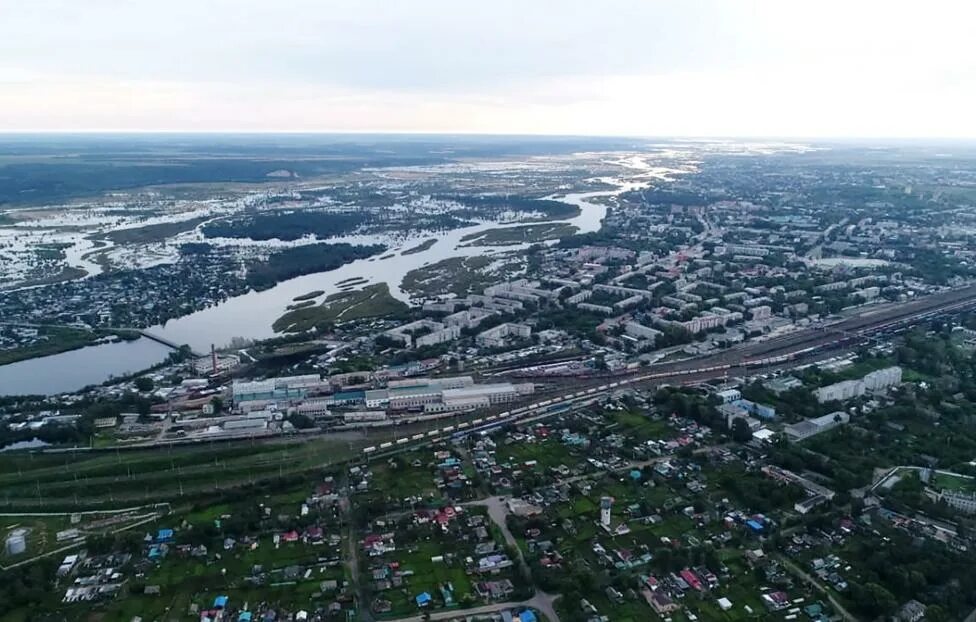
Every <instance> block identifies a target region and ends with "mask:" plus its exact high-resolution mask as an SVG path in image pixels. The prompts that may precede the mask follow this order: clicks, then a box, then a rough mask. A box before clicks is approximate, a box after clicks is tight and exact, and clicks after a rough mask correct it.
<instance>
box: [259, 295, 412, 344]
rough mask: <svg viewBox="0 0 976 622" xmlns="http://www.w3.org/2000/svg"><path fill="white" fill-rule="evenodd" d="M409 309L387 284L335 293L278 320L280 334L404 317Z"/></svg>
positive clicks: (275, 325)
mask: <svg viewBox="0 0 976 622" xmlns="http://www.w3.org/2000/svg"><path fill="white" fill-rule="evenodd" d="M406 310H407V306H406V305H405V304H403V303H402V302H400V301H399V300H397V299H396V298H394V297H393V296H392V295H391V294H390V289H389V287H388V286H387V285H386V283H377V284H375V285H368V286H366V287H364V288H363V289H360V290H355V291H350V292H340V293H336V294H332V295H331V296H329V297H328V298H326V299H325V301H324V302H323V303H322V304H321V305H317V306H310V307H303V308H301V309H293V310H291V311H289V312H287V313H285V314H284V315H283V316H281V317H280V318H278V319H277V320H275V323H274V324H273V326H272V327H273V328H274V330H275V331H277V332H283V331H284V332H302V331H306V330H310V329H312V328H314V327H317V326H322V325H325V324H334V323H337V322H349V321H352V320H360V319H364V318H374V317H391V316H398V315H402V314H403V313H404V312H405V311H406Z"/></svg>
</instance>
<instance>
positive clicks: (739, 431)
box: [732, 417, 752, 443]
mask: <svg viewBox="0 0 976 622" xmlns="http://www.w3.org/2000/svg"><path fill="white" fill-rule="evenodd" d="M732 440H734V441H735V442H737V443H748V442H749V441H751V440H752V430H751V429H749V422H747V421H746V420H745V418H744V417H736V418H735V419H733V420H732Z"/></svg>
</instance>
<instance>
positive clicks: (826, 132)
mask: <svg viewBox="0 0 976 622" xmlns="http://www.w3.org/2000/svg"><path fill="white" fill-rule="evenodd" d="M974 23H976V3H974V2H970V1H958V2H949V1H943V0H926V1H925V2H919V1H917V0H916V1H911V2H909V1H904V2H902V1H899V0H887V1H884V2H881V1H875V0H844V1H837V0H815V1H813V0H810V1H806V0H795V1H794V0H671V1H664V0H661V1H658V0H599V1H598V0H488V1H484V0H348V1H347V0H274V1H271V0H267V1H258V0H167V1H166V2H159V1H158V0H128V1H126V0H84V1H81V2H79V1H78V0H30V1H27V2H25V1H23V0H0V131H201V132H203V131H254V132H273V131H304V132H318V131H321V132H446V133H504V134H576V135H625V136H695V137H700V136H716V137H717V136H722V137H725V136H770V137H811V138H814V137H819V138H829V137H889V138H901V137H905V138H913V137H916V138H917V137H933V138H935V137H938V138H976V114H974V112H973V111H976V36H973V34H972V24H974Z"/></svg>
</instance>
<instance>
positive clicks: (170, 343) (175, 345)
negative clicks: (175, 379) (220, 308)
mask: <svg viewBox="0 0 976 622" xmlns="http://www.w3.org/2000/svg"><path fill="white" fill-rule="evenodd" d="M0 326H22V327H24V328H74V329H78V328H79V327H78V326H71V325H68V324H43V323H37V322H11V321H0ZM95 329H96V330H108V331H119V332H122V331H124V332H130V333H138V334H139V335H141V336H142V337H145V338H146V339H150V340H152V341H155V342H156V343H161V344H163V345H164V346H166V347H168V348H172V349H174V350H179V349H181V348H182V347H183V346H185V345H186V344H182V343H176V342H175V341H171V340H169V339H166V338H165V337H160V336H159V335H156V334H153V333H151V332H149V331H148V330H146V329H144V328H132V327H131V326H97V327H96V328H95ZM88 330H91V329H88ZM190 354H191V355H193V356H194V357H196V358H201V357H204V356H207V354H206V353H200V352H196V351H194V350H190Z"/></svg>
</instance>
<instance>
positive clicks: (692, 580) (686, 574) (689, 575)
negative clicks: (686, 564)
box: [679, 568, 702, 590]
mask: <svg viewBox="0 0 976 622" xmlns="http://www.w3.org/2000/svg"><path fill="white" fill-rule="evenodd" d="M679 574H680V575H681V578H682V579H684V580H685V582H686V583H687V584H688V585H690V586H691V587H693V588H695V589H696V590H701V589H702V584H701V581H699V580H698V577H696V576H695V573H693V572H692V571H690V570H688V569H687V568H685V569H684V570H682V571H681V572H680V573H679Z"/></svg>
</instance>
